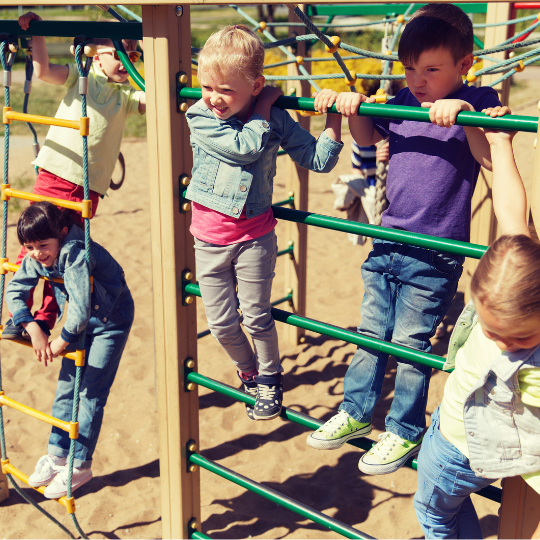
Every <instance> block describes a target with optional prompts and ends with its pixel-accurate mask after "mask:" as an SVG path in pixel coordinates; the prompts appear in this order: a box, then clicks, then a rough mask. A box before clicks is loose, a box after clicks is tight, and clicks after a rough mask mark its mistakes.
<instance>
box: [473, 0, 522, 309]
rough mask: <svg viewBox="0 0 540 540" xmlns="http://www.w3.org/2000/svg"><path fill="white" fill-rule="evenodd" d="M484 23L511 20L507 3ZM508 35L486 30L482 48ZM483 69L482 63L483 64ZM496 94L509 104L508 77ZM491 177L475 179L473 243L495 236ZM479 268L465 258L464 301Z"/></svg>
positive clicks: (493, 6)
mask: <svg viewBox="0 0 540 540" xmlns="http://www.w3.org/2000/svg"><path fill="white" fill-rule="evenodd" d="M487 9H488V10H487V16H486V22H487V23H497V22H502V21H507V20H509V19H510V16H511V13H512V8H511V4H509V3H507V2H497V3H494V2H491V3H488V8H487ZM507 36H508V26H493V27H489V28H486V35H485V42H484V47H485V48H486V49H488V48H490V47H494V46H495V45H497V44H499V43H501V42H502V41H504V40H505V39H507ZM490 56H493V57H494V58H499V59H501V60H503V59H505V58H506V53H505V52H501V53H496V54H493V55H490ZM484 66H485V61H484ZM500 76H501V75H500V74H497V75H483V76H482V79H481V82H482V86H487V85H489V84H490V83H491V82H493V81H495V80H496V79H498V78H499V77H500ZM494 89H495V90H497V92H498V94H499V99H500V100H501V103H502V104H503V105H508V98H509V95H510V78H508V79H506V80H505V81H503V82H502V83H499V84H497V85H496V86H494ZM492 181H493V178H492V174H491V172H490V171H488V170H486V169H481V171H480V174H479V176H478V182H477V184H476V189H475V191H474V195H473V198H472V215H471V242H472V243H474V244H482V245H489V244H491V243H492V242H493V241H494V240H495V238H496V236H497V220H496V218H495V213H494V212H493V201H492V198H491V186H492ZM477 266H478V261H477V260H475V259H467V262H466V265H465V272H464V273H465V276H464V277H465V283H466V287H465V301H466V302H468V301H469V299H470V292H469V284H470V281H471V278H472V275H473V274H474V271H475V270H476V267H477Z"/></svg>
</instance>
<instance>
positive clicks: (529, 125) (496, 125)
mask: <svg viewBox="0 0 540 540" xmlns="http://www.w3.org/2000/svg"><path fill="white" fill-rule="evenodd" d="M179 94H180V97H182V98H184V99H201V96H202V90H201V89H200V88H189V87H184V88H182V89H180V91H179ZM314 102H315V100H314V99H313V98H305V97H294V96H281V97H280V98H278V99H277V100H276V102H275V105H276V107H280V108H282V109H295V110H301V111H315V106H314ZM328 112H330V113H336V114H337V110H336V106H335V105H332V107H331V108H330V109H329V110H328ZM358 115H359V116H372V117H376V118H390V119H392V120H411V121H413V122H429V123H430V122H431V121H430V119H429V109H423V108H422V107H406V106H404V105H388V104H386V105H382V104H379V103H361V104H360V107H359V108H358ZM456 124H457V125H458V126H468V127H481V128H489V129H502V130H506V131H526V132H528V133H536V132H537V131H538V118H536V117H534V116H521V115H518V114H509V115H506V116H500V117H497V118H491V116H486V115H485V114H483V113H480V112H468V111H462V112H460V113H459V114H458V115H457V118H456Z"/></svg>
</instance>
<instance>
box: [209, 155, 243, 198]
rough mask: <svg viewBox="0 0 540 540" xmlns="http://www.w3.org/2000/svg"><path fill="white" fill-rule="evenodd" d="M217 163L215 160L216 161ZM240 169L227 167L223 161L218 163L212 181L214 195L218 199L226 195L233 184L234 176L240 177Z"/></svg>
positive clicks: (234, 166)
mask: <svg viewBox="0 0 540 540" xmlns="http://www.w3.org/2000/svg"><path fill="white" fill-rule="evenodd" d="M216 161H217V160H216ZM240 171H241V167H239V166H238V165H229V164H228V163H224V162H223V161H221V162H218V167H217V171H216V175H215V180H214V189H213V193H214V195H217V196H218V197H224V196H226V195H228V193H229V191H230V189H231V184H232V183H233V181H234V179H235V177H236V176H238V177H239V176H240V174H241V172H240Z"/></svg>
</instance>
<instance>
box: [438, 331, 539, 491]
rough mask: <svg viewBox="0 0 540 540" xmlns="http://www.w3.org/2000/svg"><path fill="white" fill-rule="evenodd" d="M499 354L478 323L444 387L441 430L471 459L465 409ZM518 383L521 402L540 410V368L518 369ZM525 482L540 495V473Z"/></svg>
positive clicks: (526, 475) (530, 475) (458, 355)
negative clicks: (464, 419) (477, 384)
mask: <svg viewBox="0 0 540 540" xmlns="http://www.w3.org/2000/svg"><path fill="white" fill-rule="evenodd" d="M500 354H501V351H500V349H499V348H498V347H497V345H495V342H494V341H491V340H490V339H488V338H487V337H486V336H485V335H484V333H483V332H482V327H481V326H480V324H478V323H477V324H476V325H475V326H474V328H473V329H472V331H471V333H470V335H469V337H468V339H467V341H466V342H465V344H464V345H463V346H462V347H461V348H460V349H458V351H457V354H456V366H455V369H454V371H453V372H452V373H451V374H450V376H449V377H448V379H447V381H446V385H445V387H444V396H443V400H442V403H441V410H440V429H441V431H442V433H443V434H444V436H445V437H446V439H447V440H448V441H450V442H451V443H452V444H453V445H454V446H455V447H456V448H457V449H458V450H459V451H460V452H461V453H462V454H463V455H464V456H466V457H469V448H468V446H467V438H466V435H465V426H464V423H463V406H464V404H465V400H466V399H467V396H468V395H469V393H470V391H471V388H472V387H473V385H474V384H475V383H476V382H477V381H478V379H479V378H480V376H481V375H482V373H483V372H484V371H485V369H486V368H487V367H488V366H489V365H490V364H491V362H493V360H495V358H497V357H498V356H499V355H500ZM518 383H519V389H520V391H521V400H522V402H523V403H524V404H525V405H527V406H529V407H540V369H539V368H530V369H521V370H519V371H518ZM523 479H524V480H526V481H527V483H528V484H529V485H530V486H531V487H532V488H533V489H534V490H535V491H536V492H538V493H540V471H539V472H537V473H532V474H524V475H523Z"/></svg>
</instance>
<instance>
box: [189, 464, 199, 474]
mask: <svg viewBox="0 0 540 540" xmlns="http://www.w3.org/2000/svg"><path fill="white" fill-rule="evenodd" d="M196 470H197V465H190V467H189V472H195V471H196Z"/></svg>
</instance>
